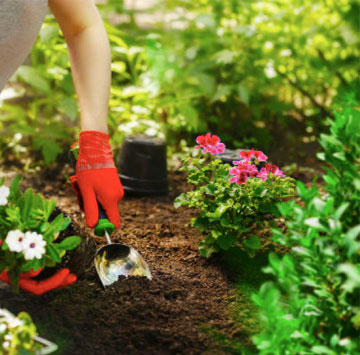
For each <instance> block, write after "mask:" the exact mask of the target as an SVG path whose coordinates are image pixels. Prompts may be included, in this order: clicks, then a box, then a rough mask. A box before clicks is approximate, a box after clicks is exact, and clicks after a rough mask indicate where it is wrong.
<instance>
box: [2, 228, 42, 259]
mask: <svg viewBox="0 0 360 355" xmlns="http://www.w3.org/2000/svg"><path fill="white" fill-rule="evenodd" d="M5 242H6V244H7V245H8V247H9V250H10V251H13V252H17V253H23V254H24V258H25V260H32V259H34V258H36V259H41V258H42V256H43V255H44V254H45V245H46V242H45V241H44V239H43V236H42V235H41V234H38V233H36V232H26V233H23V232H22V231H20V230H18V229H17V230H11V231H9V232H8V234H7V236H6V239H5Z"/></svg>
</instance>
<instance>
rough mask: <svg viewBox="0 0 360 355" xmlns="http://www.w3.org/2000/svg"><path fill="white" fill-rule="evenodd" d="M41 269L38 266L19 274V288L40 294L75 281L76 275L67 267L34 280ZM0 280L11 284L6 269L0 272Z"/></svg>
mask: <svg viewBox="0 0 360 355" xmlns="http://www.w3.org/2000/svg"><path fill="white" fill-rule="evenodd" d="M41 271H42V269H41V268H40V269H39V270H37V271H33V270H31V271H30V272H27V273H23V274H20V278H19V282H18V285H19V288H21V289H22V290H24V291H26V292H29V293H32V294H33V295H36V296H41V295H43V294H44V293H46V292H49V291H52V290H55V289H58V288H62V287H66V286H69V285H71V284H73V283H74V282H75V281H76V275H74V274H71V273H70V270H69V269H61V270H59V271H58V272H57V273H56V274H54V275H52V276H51V277H49V278H48V279H46V280H41V281H37V280H34V278H35V277H36V276H38V275H39V274H40V272H41ZM0 280H1V281H3V282H6V283H7V284H11V280H10V276H9V273H8V272H7V271H3V272H2V273H0Z"/></svg>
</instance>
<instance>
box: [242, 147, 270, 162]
mask: <svg viewBox="0 0 360 355" xmlns="http://www.w3.org/2000/svg"><path fill="white" fill-rule="evenodd" d="M240 157H241V158H243V159H245V160H251V159H255V160H257V161H258V162H260V161H267V160H268V157H267V156H266V155H265V154H264V153H263V152H262V151H260V150H254V148H252V149H251V150H248V151H245V150H242V151H241V152H240Z"/></svg>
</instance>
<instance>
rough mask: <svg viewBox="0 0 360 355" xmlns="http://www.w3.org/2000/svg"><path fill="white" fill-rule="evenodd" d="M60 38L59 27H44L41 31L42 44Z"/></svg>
mask: <svg viewBox="0 0 360 355" xmlns="http://www.w3.org/2000/svg"><path fill="white" fill-rule="evenodd" d="M58 36H59V26H56V25H50V26H43V28H42V29H41V31H40V42H41V43H48V42H50V41H51V40H52V39H53V38H56V37H58Z"/></svg>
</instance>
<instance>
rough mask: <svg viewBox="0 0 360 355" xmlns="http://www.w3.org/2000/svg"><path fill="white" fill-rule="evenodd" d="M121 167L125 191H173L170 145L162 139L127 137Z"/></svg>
mask: <svg viewBox="0 0 360 355" xmlns="http://www.w3.org/2000/svg"><path fill="white" fill-rule="evenodd" d="M117 168H118V172H119V177H120V180H121V183H122V185H123V187H124V190H125V193H128V194H133V195H137V196H148V195H163V194H167V193H168V192H169V183H168V174H167V163H166V145H165V142H164V141H163V140H162V139H159V138H155V137H149V136H145V135H136V136H133V137H127V138H125V140H124V141H123V143H122V146H121V150H120V154H119V156H118V160H117Z"/></svg>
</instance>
